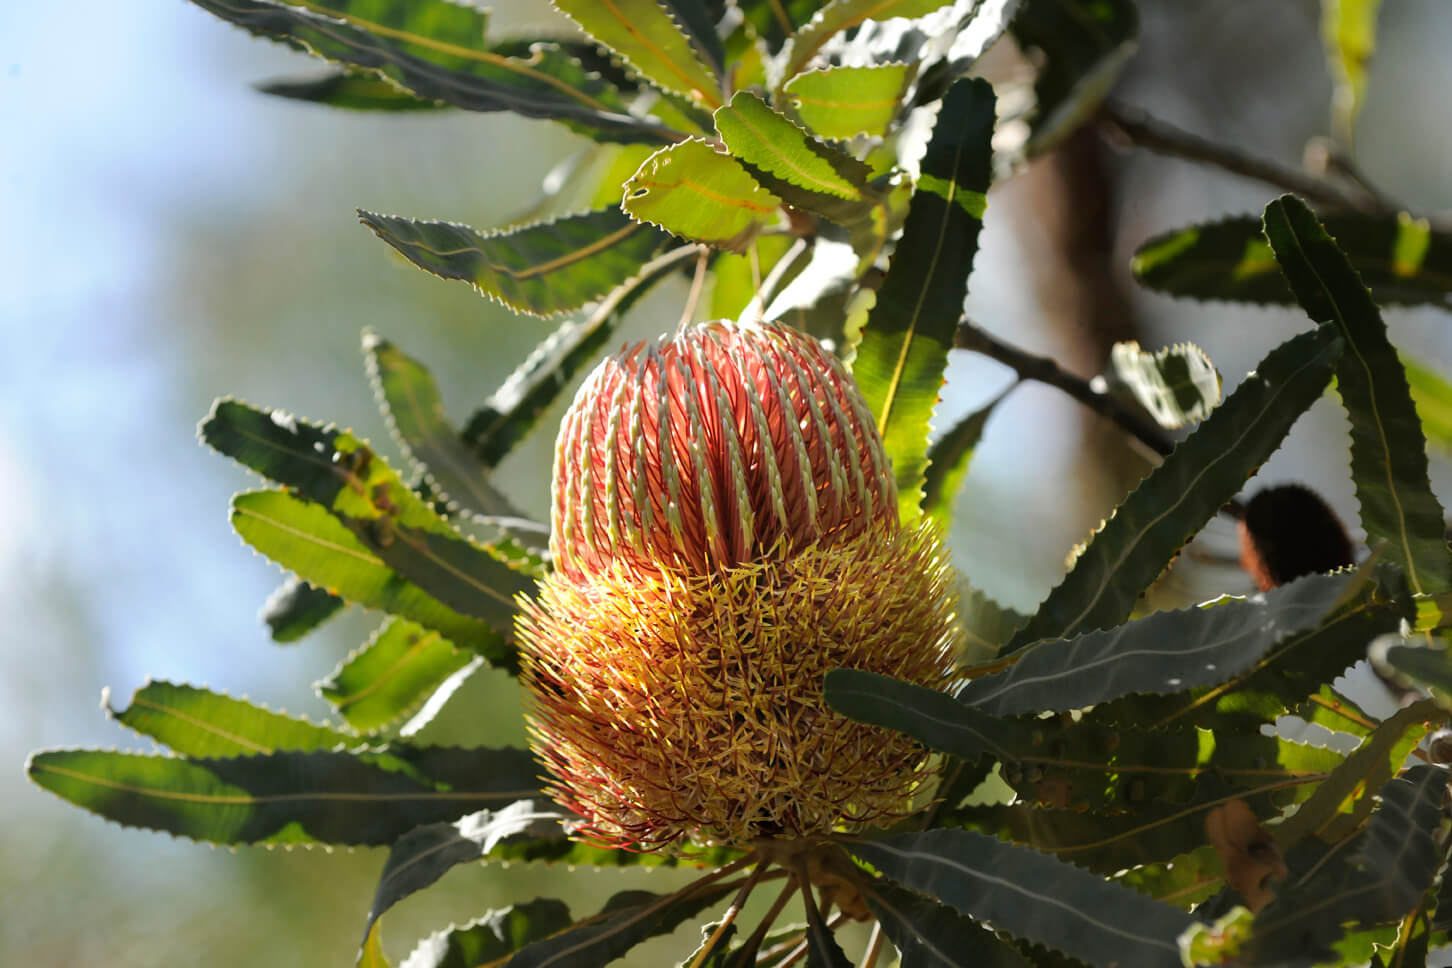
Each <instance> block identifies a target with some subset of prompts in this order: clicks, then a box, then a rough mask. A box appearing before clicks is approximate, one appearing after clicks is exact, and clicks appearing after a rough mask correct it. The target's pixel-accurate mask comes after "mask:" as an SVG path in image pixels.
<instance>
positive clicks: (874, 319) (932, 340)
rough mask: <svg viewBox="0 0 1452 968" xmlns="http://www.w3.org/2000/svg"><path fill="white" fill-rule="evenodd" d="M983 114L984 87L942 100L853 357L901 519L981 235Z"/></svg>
mask: <svg viewBox="0 0 1452 968" xmlns="http://www.w3.org/2000/svg"><path fill="white" fill-rule="evenodd" d="M993 106H994V98H993V88H992V87H990V86H989V84H988V82H987V81H984V80H981V79H974V80H965V81H959V82H958V83H956V84H954V85H953V88H952V90H950V91H949V92H948V95H947V97H946V98H945V99H944V101H943V107H942V110H941V111H940V112H939V113H938V120H937V123H936V124H935V125H934V127H933V136H932V139H931V140H930V141H929V143H928V149H927V154H926V155H924V156H923V161H922V175H921V177H920V178H919V179H918V184H917V187H916V189H915V191H914V192H913V196H912V203H911V206H910V208H909V210H908V216H907V221H906V223H905V224H904V226H903V234H902V238H901V239H899V240H898V243H897V249H896V251H895V252H894V254H893V259H892V264H891V266H890V267H889V268H888V271H887V278H885V279H884V280H883V283H882V286H881V288H880V289H879V290H878V293H877V303H876V305H875V306H874V307H873V309H872V312H871V314H870V315H869V316H868V318H867V325H866V326H865V327H864V328H863V330H862V336H861V340H860V341H859V342H858V344H857V347H856V355H855V357H854V358H853V363H852V372H853V376H854V377H856V379H857V382H858V384H859V385H860V386H861V388H862V392H863V396H864V398H865V399H866V401H867V404H868V406H869V407H870V408H871V410H872V413H873V414H874V416H875V417H876V418H877V429H878V432H879V433H880V434H881V435H882V439H883V445H884V446H885V447H886V449H887V454H888V457H889V458H891V460H892V463H893V473H894V476H895V477H896V478H897V490H898V510H899V513H900V514H901V515H902V517H903V518H904V519H906V520H911V519H912V518H915V517H917V516H918V514H919V513H920V512H919V509H920V507H921V505H922V502H923V479H924V475H925V473H926V470H927V460H928V440H927V437H928V423H929V421H930V420H931V418H932V414H933V409H934V408H935V407H936V405H937V402H938V395H939V392H940V391H941V390H942V387H943V370H944V368H945V367H946V366H947V362H948V350H949V349H950V348H951V347H952V345H953V333H954V331H955V330H956V328H957V325H958V317H959V315H961V313H962V311H963V298H964V295H965V293H966V292H967V287H968V274H969V272H970V271H971V270H972V268H973V257H974V255H975V254H976V252H977V250H978V232H979V230H980V229H982V227H983V212H984V208H985V206H986V205H987V195H986V193H987V191H988V183H989V177H990V175H989V167H990V161H991V157H992V149H991V147H990V144H989V142H990V140H991V139H992V137H993V110H994V108H993Z"/></svg>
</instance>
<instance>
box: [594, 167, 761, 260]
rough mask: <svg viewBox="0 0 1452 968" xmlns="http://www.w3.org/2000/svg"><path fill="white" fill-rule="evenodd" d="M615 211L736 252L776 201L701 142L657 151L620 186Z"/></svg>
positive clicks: (747, 175) (750, 236)
mask: <svg viewBox="0 0 1452 968" xmlns="http://www.w3.org/2000/svg"><path fill="white" fill-rule="evenodd" d="M620 206H621V208H623V209H625V211H627V212H629V213H630V214H631V215H632V216H634V217H635V218H637V219H640V220H641V221H644V222H650V223H652V224H654V225H658V226H660V227H661V228H663V229H665V230H666V231H668V232H673V233H674V234H676V235H679V236H681V237H682V238H685V239H688V240H695V241H698V242H705V243H707V244H710V245H714V246H719V247H721V248H723V249H729V250H731V251H734V252H740V251H742V250H743V249H744V248H745V247H746V244H747V243H748V242H750V241H751V240H752V238H754V237H755V235H756V233H757V232H759V231H761V228H762V227H763V226H764V225H765V224H766V223H767V222H768V221H770V220H772V219H774V218H775V217H776V212H777V209H778V208H780V207H781V200H780V199H778V198H777V197H776V196H775V195H773V194H772V193H771V192H769V191H767V190H766V189H764V188H762V187H761V186H760V185H758V184H757V183H756V180H755V179H753V178H752V177H751V176H750V175H749V174H747V172H746V169H744V168H742V167H741V165H740V164H738V163H737V162H736V161H735V160H733V159H732V158H731V157H730V156H728V155H723V154H721V153H720V152H718V151H716V150H715V149H713V148H712V147H711V146H710V145H708V144H707V143H706V142H704V141H699V140H690V141H683V142H681V143H680V144H675V145H671V146H670V147H668V148H662V149H661V150H660V151H657V152H656V153H655V154H653V155H651V156H650V157H649V158H647V159H646V160H645V163H644V164H642V165H641V166H640V170H639V171H637V172H636V173H635V174H634V175H632V176H631V178H630V180H629V181H627V182H626V183H625V199H624V200H623V201H622V202H621V203H620Z"/></svg>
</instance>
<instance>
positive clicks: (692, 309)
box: [676, 245, 711, 333]
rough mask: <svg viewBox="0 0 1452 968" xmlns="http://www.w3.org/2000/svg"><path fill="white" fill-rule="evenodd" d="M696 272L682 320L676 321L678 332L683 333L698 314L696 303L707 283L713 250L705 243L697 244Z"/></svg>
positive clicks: (692, 279)
mask: <svg viewBox="0 0 1452 968" xmlns="http://www.w3.org/2000/svg"><path fill="white" fill-rule="evenodd" d="M696 248H697V250H698V251H697V253H696V273H695V275H693V276H692V277H691V291H690V292H689V293H687V294H686V305H685V306H684V308H682V309H681V321H680V322H679V323H676V332H677V333H683V332H685V329H686V327H687V326H689V325H690V324H691V320H693V319H694V318H695V316H696V304H697V303H699V302H700V301H701V289H702V287H703V286H705V284H706V265H707V264H708V263H709V262H710V261H711V250H710V249H708V248H706V247H705V246H704V245H698V246H696Z"/></svg>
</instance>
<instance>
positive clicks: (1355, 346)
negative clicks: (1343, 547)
mask: <svg viewBox="0 0 1452 968" xmlns="http://www.w3.org/2000/svg"><path fill="white" fill-rule="evenodd" d="M1265 231H1266V237H1267V238H1268V239H1269V240H1270V244H1271V248H1272V249H1273V250H1274V251H1275V254H1276V261H1277V262H1278V263H1280V266H1281V271H1282V272H1283V273H1285V276H1286V280H1287V281H1288V282H1289V283H1290V284H1291V288H1292V289H1293V290H1294V291H1295V293H1296V297H1297V299H1298V300H1299V301H1300V303H1301V306H1302V308H1304V309H1305V310H1306V313H1307V315H1309V316H1310V317H1311V318H1312V319H1314V320H1315V321H1316V322H1318V323H1326V322H1331V323H1334V324H1335V328H1336V330H1337V331H1338V332H1340V334H1341V336H1342V338H1343V339H1344V340H1345V341H1346V353H1345V354H1344V355H1343V356H1342V358H1341V359H1340V360H1339V361H1338V362H1337V365H1336V387H1337V390H1338V392H1339V394H1340V397H1341V402H1342V405H1343V406H1344V407H1345V408H1346V414H1347V416H1348V417H1349V418H1350V420H1351V477H1352V480H1353V481H1354V482H1355V483H1356V499H1357V501H1358V502H1359V504H1360V506H1361V524H1362V527H1364V528H1365V529H1366V533H1367V537H1368V539H1369V540H1371V541H1373V542H1375V541H1386V542H1387V543H1388V545H1389V546H1390V548H1389V553H1390V555H1391V556H1392V558H1393V559H1394V560H1395V561H1397V563H1398V564H1400V565H1401V566H1402V568H1403V569H1404V570H1405V571H1406V575H1407V583H1408V584H1410V585H1411V588H1412V591H1413V592H1415V593H1417V594H1433V593H1436V592H1444V591H1447V590H1448V589H1449V588H1452V551H1449V550H1448V547H1447V540H1446V538H1445V536H1444V535H1445V531H1446V521H1445V518H1444V515H1443V511H1442V505H1441V503H1440V502H1438V500H1437V497H1436V495H1434V494H1433V493H1432V488H1431V484H1430V483H1429V482H1428V478H1427V444H1426V438H1425V437H1423V436H1422V425H1421V421H1420V420H1419V419H1418V417H1417V410H1416V406H1415V405H1414V404H1413V403H1412V397H1411V391H1410V389H1409V388H1408V386H1407V378H1406V374H1405V373H1404V372H1403V370H1402V367H1401V363H1400V361H1399V360H1398V359H1397V353H1396V350H1395V349H1394V348H1393V347H1392V344H1391V341H1390V340H1389V339H1388V338H1387V333H1386V324H1385V323H1383V322H1382V319H1381V313H1380V312H1378V311H1377V308H1376V304H1375V303H1374V302H1372V300H1371V295H1370V293H1368V292H1367V291H1366V287H1365V286H1363V285H1362V284H1361V280H1360V279H1359V278H1358V277H1357V275H1356V271H1355V270H1354V269H1353V268H1352V267H1351V264H1350V262H1348V261H1347V259H1346V256H1345V255H1344V254H1343V253H1342V252H1341V250H1340V249H1338V248H1337V247H1336V243H1335V242H1333V241H1331V238H1330V236H1328V235H1327V234H1326V231H1325V230H1324V229H1323V228H1322V227H1321V225H1320V224H1319V223H1318V222H1317V221H1316V216H1315V214H1314V213H1312V211H1311V210H1310V209H1309V208H1307V207H1306V205H1305V203H1303V202H1301V201H1300V200H1299V199H1297V198H1296V197H1295V196H1293V195H1285V196H1282V197H1281V198H1279V199H1277V200H1276V201H1274V202H1271V203H1270V204H1269V205H1267V206H1266V210H1265Z"/></svg>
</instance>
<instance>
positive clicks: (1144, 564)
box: [1009, 329, 1342, 649]
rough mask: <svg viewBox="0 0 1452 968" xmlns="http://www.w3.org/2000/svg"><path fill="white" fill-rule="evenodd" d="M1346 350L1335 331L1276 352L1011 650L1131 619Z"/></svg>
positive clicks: (1139, 494) (1102, 533) (1164, 470)
mask: <svg viewBox="0 0 1452 968" xmlns="http://www.w3.org/2000/svg"><path fill="white" fill-rule="evenodd" d="M1341 350H1342V341H1341V339H1340V338H1339V337H1338V335H1337V334H1336V333H1335V332H1334V331H1331V330H1327V329H1317V330H1314V331H1312V332H1309V333H1302V334H1301V335H1299V336H1296V337H1293V338H1292V339H1290V340H1287V341H1286V342H1285V343H1282V344H1281V345H1280V346H1278V347H1277V348H1275V349H1274V350H1272V351H1271V352H1270V354H1269V355H1267V356H1266V358H1265V359H1264V360H1262V361H1261V363H1260V365H1259V366H1258V367H1256V369H1255V371H1254V372H1253V373H1252V374H1250V375H1249V376H1247V377H1246V379H1245V381H1244V382H1242V383H1241V385H1240V386H1239V387H1237V388H1236V390H1235V392H1234V393H1232V394H1231V395H1230V396H1229V397H1228V398H1227V399H1226V401H1225V402H1224V403H1223V404H1221V405H1220V406H1219V407H1218V408H1216V410H1215V411H1214V412H1213V413H1211V414H1210V416H1209V417H1207V418H1206V419H1205V420H1204V421H1202V422H1201V424H1200V426H1199V427H1197V428H1196V429H1195V432H1194V433H1193V434H1191V435H1190V436H1189V437H1188V438H1187V439H1185V440H1184V441H1183V442H1181V443H1180V444H1178V445H1177V446H1176V447H1175V449H1174V451H1173V452H1172V453H1171V454H1170V455H1169V456H1168V457H1166V458H1165V460H1164V463H1162V464H1160V466H1159V467H1157V468H1155V470H1154V471H1152V472H1151V473H1150V475H1149V476H1148V477H1146V478H1145V479H1144V480H1143V481H1142V482H1140V485H1139V487H1137V488H1136V489H1135V490H1134V493H1132V494H1130V496H1129V497H1128V498H1126V499H1125V500H1124V502H1123V503H1122V504H1120V505H1119V507H1118V508H1117V509H1116V510H1115V512H1114V514H1113V515H1112V516H1111V517H1110V518H1109V520H1108V521H1106V522H1105V523H1104V524H1103V526H1102V527H1100V529H1099V531H1097V532H1096V533H1095V535H1094V537H1093V538H1092V539H1091V540H1090V542H1089V545H1088V547H1086V548H1085V549H1084V551H1083V553H1082V554H1080V555H1079V557H1078V560H1077V561H1075V563H1074V568H1073V570H1072V571H1070V572H1069V575H1068V577H1067V578H1065V579H1064V581H1063V582H1062V583H1061V584H1060V585H1059V586H1058V587H1057V588H1055V589H1054V590H1053V591H1052V592H1050V593H1049V597H1048V598H1047V599H1046V600H1045V601H1044V603H1043V604H1042V605H1041V606H1040V607H1039V610H1038V612H1036V613H1035V615H1034V617H1033V618H1032V619H1031V620H1030V621H1029V624H1028V625H1027V626H1025V627H1024V628H1023V629H1021V630H1020V631H1019V632H1018V634H1017V635H1015V636H1014V638H1013V640H1012V641H1011V642H1010V643H1009V648H1010V649H1018V648H1021V647H1023V646H1025V645H1028V644H1029V643H1031V642H1034V641H1036V640H1038V639H1042V638H1051V637H1059V638H1062V637H1068V636H1072V635H1077V634H1079V633H1081V632H1087V631H1090V630H1093V629H1101V628H1108V627H1110V626H1113V625H1117V624H1119V623H1120V622H1122V621H1124V620H1125V619H1126V618H1128V617H1129V614H1130V612H1131V610H1132V609H1133V608H1134V603H1135V602H1136V600H1138V598H1139V594H1140V592H1142V591H1143V590H1144V589H1145V588H1147V587H1149V585H1150V583H1151V582H1153V581H1154V580H1155V579H1156V578H1158V577H1159V575H1160V573H1161V572H1162V571H1164V569H1165V567H1166V566H1167V565H1168V564H1169V563H1170V561H1171V559H1173V558H1174V556H1175V555H1176V554H1178V553H1179V551H1180V548H1181V547H1183V546H1184V544H1185V542H1186V541H1188V540H1189V538H1190V537H1191V536H1192V535H1193V534H1195V532H1197V531H1199V530H1200V528H1201V527H1202V526H1203V525H1204V523H1205V522H1206V521H1208V520H1209V519H1210V518H1211V517H1212V516H1213V515H1214V514H1215V513H1216V512H1217V511H1218V510H1219V509H1220V508H1221V506H1222V505H1224V503H1225V502H1226V501H1228V500H1229V499H1230V498H1232V497H1234V496H1235V493H1236V492H1237V491H1239V490H1240V488H1241V487H1242V486H1243V485H1244V484H1245V480H1246V478H1248V477H1249V476H1250V475H1251V474H1252V473H1254V472H1255V470H1256V469H1257V468H1258V467H1260V465H1261V464H1262V463H1263V462H1264V461H1265V460H1266V458H1267V457H1269V456H1270V455H1271V453H1273V452H1274V451H1275V449H1276V448H1277V447H1279V446H1280V443H1281V440H1282V439H1283V438H1284V437H1285V435H1286V433H1287V432H1288V431H1289V430H1290V429H1291V425H1292V424H1294V423H1295V422H1296V418H1297V417H1299V416H1300V415H1301V413H1302V412H1304V411H1305V410H1306V408H1307V407H1309V406H1310V405H1311V404H1312V403H1314V402H1315V401H1316V400H1317V399H1318V398H1319V397H1320V396H1321V393H1322V391H1323V390H1325V389H1326V384H1327V383H1328V382H1329V381H1330V377H1331V368H1332V366H1333V365H1334V364H1335V362H1336V360H1337V358H1338V357H1339V356H1340V354H1341Z"/></svg>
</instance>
